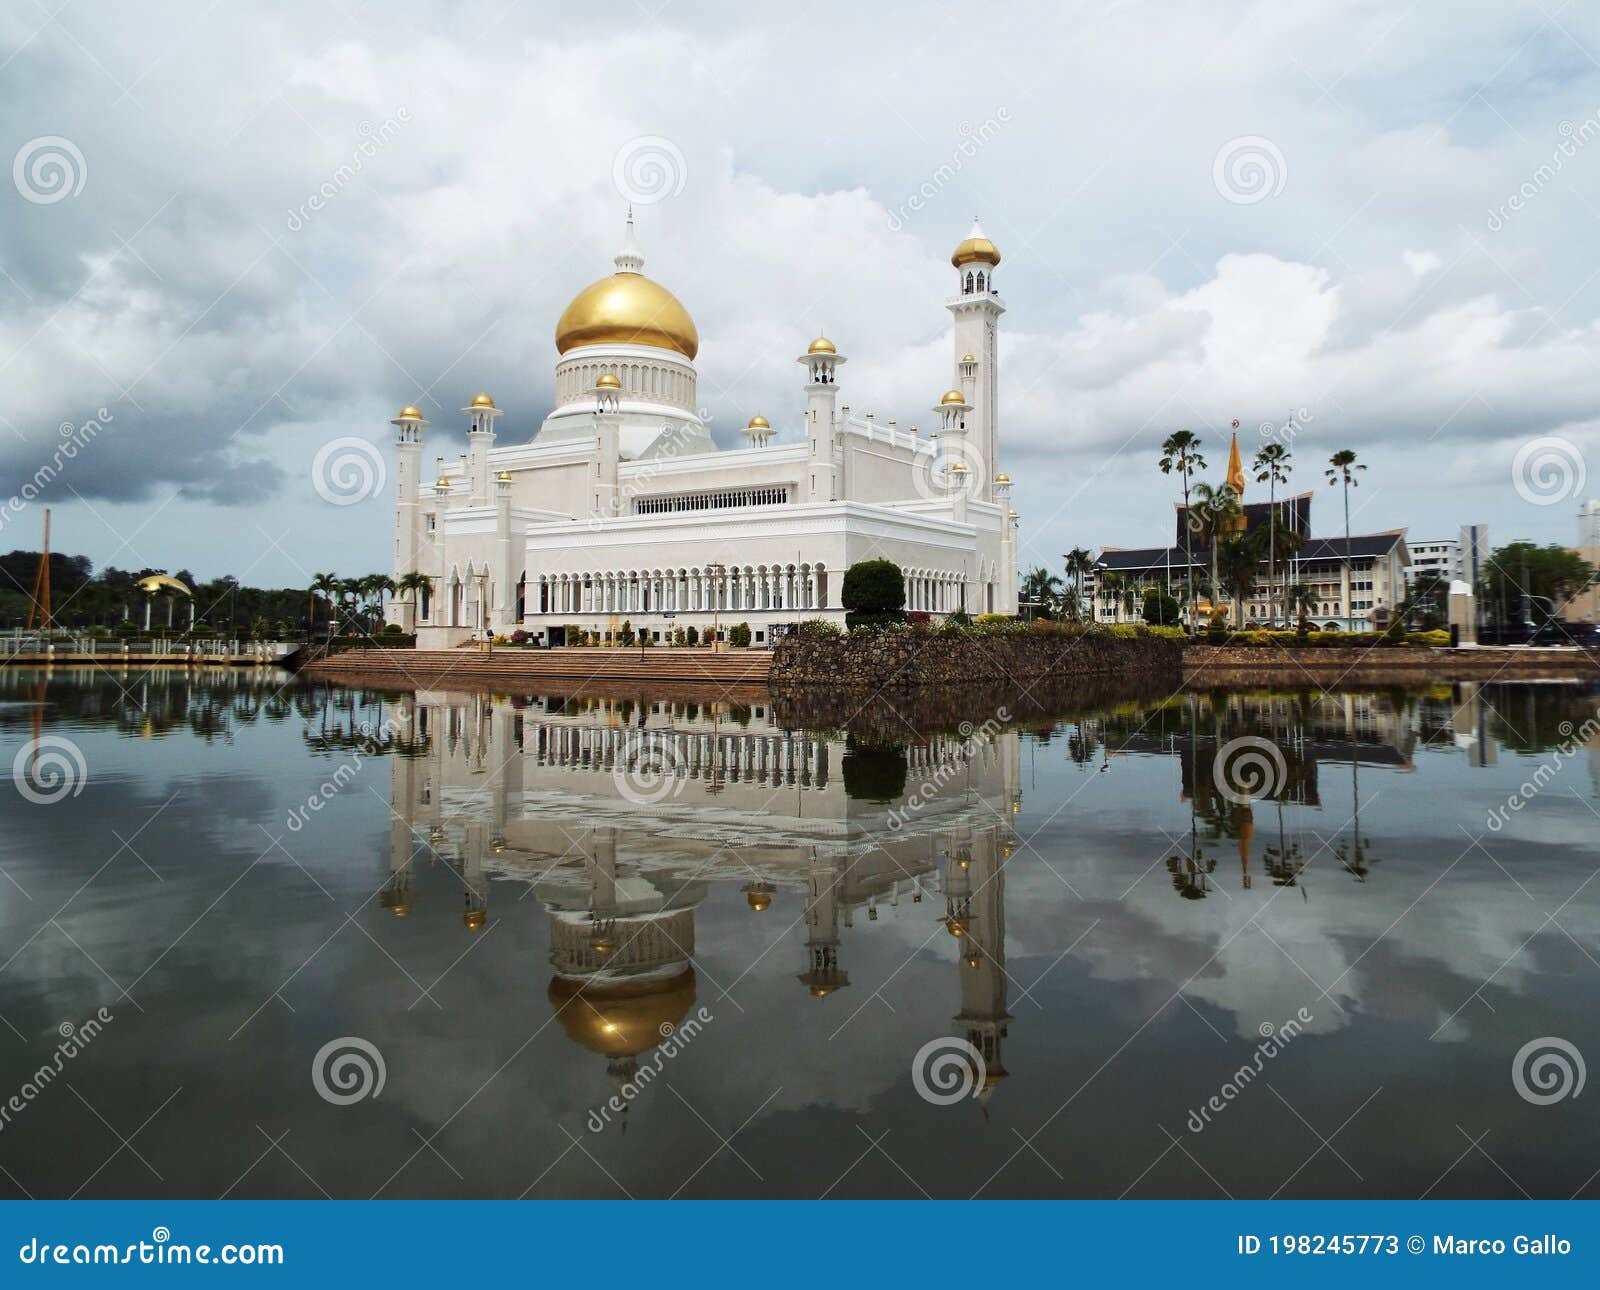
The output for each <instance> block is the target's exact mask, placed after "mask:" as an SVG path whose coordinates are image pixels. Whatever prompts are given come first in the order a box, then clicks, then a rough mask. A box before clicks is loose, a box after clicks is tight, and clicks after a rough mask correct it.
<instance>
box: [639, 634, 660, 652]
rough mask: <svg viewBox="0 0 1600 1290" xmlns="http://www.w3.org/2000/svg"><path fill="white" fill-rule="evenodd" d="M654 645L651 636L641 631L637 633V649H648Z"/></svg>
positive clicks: (653, 639)
mask: <svg viewBox="0 0 1600 1290" xmlns="http://www.w3.org/2000/svg"><path fill="white" fill-rule="evenodd" d="M655 643H656V642H655V638H654V637H653V636H651V635H650V633H649V632H648V631H641V632H640V633H639V648H640V649H649V648H650V647H651V646H652V645H654V644H655Z"/></svg>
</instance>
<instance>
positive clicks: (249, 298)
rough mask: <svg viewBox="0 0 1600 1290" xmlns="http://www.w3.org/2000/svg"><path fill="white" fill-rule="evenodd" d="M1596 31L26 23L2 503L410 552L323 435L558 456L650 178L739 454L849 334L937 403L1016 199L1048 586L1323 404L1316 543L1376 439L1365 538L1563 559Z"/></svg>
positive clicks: (863, 378) (1468, 18)
mask: <svg viewBox="0 0 1600 1290" xmlns="http://www.w3.org/2000/svg"><path fill="white" fill-rule="evenodd" d="M767 9H770V13H766V12H764V11H765V10H767ZM1597 59H1600V11H1597V10H1596V9H1595V8H1594V7H1593V6H1586V5H1583V4H1581V3H1578V2H1577V0H1569V2H1568V3H1566V4H1562V3H1560V2H1559V0H1537V2H1524V0H1495V2H1493V3H1468V2H1465V0H1430V2H1425V3H1420V4H1417V5H1413V6H1405V5H1396V4H1393V3H1389V2H1387V0H1386V2H1384V3H1377V2H1376V0H1370V2H1369V0H1359V2H1357V0H1347V2H1343V3H1340V2H1337V0H1301V2H1300V3H1296V4H1294V5H1285V4H1282V3H1257V4H1246V3H1222V2H1220V0H1195V2H1194V3H1190V4H1186V5H1183V6H1173V5H1164V4H1154V3H1151V4H1145V3H1138V2H1136V0H1127V2H1124V3H1116V2H1114V0H1100V2H1098V3H1089V4H1072V3H1061V0H1053V2H1052V3H1048V4H1042V5H1038V6H1028V5H987V6H978V5H961V6H930V5H896V4H875V5H871V6H863V5H849V6H846V5H833V4H827V3H817V4H811V5H806V6H782V7H781V8H778V7H756V6H750V5H747V4H695V5H690V4H688V3H686V2H685V0H638V2H637V3H632V4H617V5H610V4H605V3H591V4H588V5H584V6H578V7H571V6H567V7H562V8H560V9H553V8H552V9H549V10H544V11H535V10H534V9H533V8H532V7H528V6H519V5H516V4H514V3H511V2H510V0H496V2H495V3H482V4H476V3H452V4H445V3H438V4H428V3H421V2H414V3H394V4H384V5H377V4H360V3H357V2H356V0H317V3H314V4H312V3H308V4H299V3H290V2H285V3H275V4H273V5H270V6H268V5H255V6H240V5H220V4H219V5H211V6H209V7H208V6H203V5H200V4H198V3H191V4H173V5H167V6H162V5H158V4H141V5H139V6H137V7H135V6H130V5H125V4H119V3H111V2H106V3H94V2H93V0H78V2H76V3H63V0H18V2H17V3H14V4H9V5H6V6H4V8H3V10H0V123H3V128H0V154H3V157H0V159H4V158H10V159H12V168H11V173H10V184H9V185H5V184H4V181H3V180H0V494H3V495H4V496H5V497H10V496H12V495H14V494H17V493H18V492H19V490H21V488H22V486H23V483H24V481H26V480H29V479H31V478H32V477H33V476H34V475H35V472H36V471H38V470H39V469H40V467H41V466H42V465H45V464H46V463H53V464H54V468H55V477H54V479H53V481H52V482H51V484H50V485H49V487H48V489H47V490H46V497H47V498H48V499H49V501H50V503H51V505H53V506H54V507H55V520H54V523H55V545H56V547H57V548H58V549H62V550H68V551H76V552H83V553H86V554H88V555H90V556H91V557H92V558H93V559H94V560H95V562H96V564H97V565H104V564H108V563H109V564H117V565H121V566H132V567H138V566H141V565H146V564H148V565H153V566H156V567H167V568H170V569H177V568H180V567H187V568H189V569H192V570H193V571H194V572H195V573H196V574H198V575H200V576H202V577H204V576H215V575H219V574H222V573H229V572H231V573H234V574H236V575H238V576H240V577H241V578H243V579H245V580H246V581H250V582H266V583H276V584H289V585H303V583H304V582H305V581H306V580H307V578H308V576H309V573H310V571H312V570H318V569H332V570H334V571H337V572H340V573H346V574H354V573H358V572H364V571H367V570H370V569H376V568H385V569H386V568H387V567H388V563H389V559H390V555H389V553H390V551H391V550H392V511H391V506H390V501H389V497H390V491H389V490H385V492H384V493H383V494H382V495H381V496H379V497H376V498H373V499H371V500H368V501H364V502H362V503H360V504H357V505H349V506H337V505H330V504H329V503H328V502H326V501H324V500H323V499H322V498H321V497H319V495H318V493H317V491H316V489H315V488H314V487H313V463H314V462H315V461H316V458H317V453H318V450H319V449H321V448H322V447H323V446H324V445H326V444H327V443H329V442H330V441H332V440H334V439H338V438H341V437H347V436H357V437H360V438H364V439H367V440H370V441H371V442H372V443H373V444H374V445H376V446H378V447H379V448H381V450H382V452H383V454H384V456H385V458H390V457H391V449H390V447H389V442H390V439H391V437H392V433H393V432H392V429H391V427H390V426H389V425H388V424H387V422H388V419H389V418H390V417H392V416H393V415H394V413H395V410H396V409H397V408H399V407H400V405H401V404H403V403H405V402H407V401H415V402H417V403H418V404H419V405H421V406H422V408H423V409H424V411H425V413H426V414H427V416H428V418H429V420H430V421H431V422H432V423H433V426H432V428H431V430H430V431H429V432H428V434H429V438H428V441H427V447H426V448H425V452H426V453H427V454H433V453H438V454H443V455H446V456H449V457H454V456H455V454H456V453H458V452H459V451H461V450H462V448H463V446H464V435H463V427H464V421H465V418H464V417H462V416H461V415H460V413H459V412H458V409H459V408H460V407H461V406H462V405H463V404H464V403H465V402H466V401H467V399H468V398H470V397H471V395H472V394H473V393H474V392H476V391H478V390H487V391H488V392H490V393H491V394H493V395H494V396H495V398H496V400H497V402H498V403H499V404H500V406H501V407H503V408H504V409H506V415H505V416H504V417H503V418H502V419H501V421H500V422H499V429H500V432H501V435H502V440H501V441H502V442H505V441H507V440H508V439H509V440H521V439H526V438H527V437H530V436H531V435H532V434H533V432H534V430H535V429H536V428H537V426H538V424H539V421H540V420H541V419H542V417H543V416H544V414H545V412H546V411H547V410H548V408H549V403H550V398H551V393H552V383H553V382H552V369H553V366H554V361H555V357H556V355H555V349H554V343H553V339H552V332H553V327H554V323H555V319H556V317H557V315H558V314H559V313H560V311H561V309H562V307H563V306H564V304H565V303H566V301H567V300H568V299H569V298H570V297H571V296H572V295H573V294H575V293H576V292H577V291H578V290H579V289H580V288H581V287H583V286H584V285H585V284H586V283H588V282H589V281H591V280H593V279H594V278H597V277H599V276H601V275H602V274H604V273H606V272H608V271H609V270H610V257H611V255H612V254H614V253H615V250H616V247H617V244H618V242H619V240H620V234H621V223H622V212H623V203H624V195H623V193H622V192H621V191H619V189H632V190H634V191H635V193H636V195H639V196H641V197H643V198H646V199H647V200H641V201H640V202H639V204H638V205H637V208H636V212H637V219H638V226H639V237H640V241H641V242H642V244H643V246H644V250H645V254H646V257H647V266H646V271H647V272H648V273H650V274H651V275H652V276H654V277H656V278H658V280H660V281H662V282H663V283H665V284H666V285H667V286H668V287H670V288H671V289H672V290H673V291H674V292H675V293H676V294H677V295H678V296H679V298H680V299H682V300H683V302H684V303H685V305H686V306H687V307H688V308H689V310H690V312H691V313H692V314H693V316H694V318H695V320H696V322H697V324H698V326H699V330H700V335H701V350H700V357H699V360H698V367H699V371H700V393H701V400H702V402H703V403H704V404H705V406H706V409H707V412H708V414H709V416H710V418H711V424H712V426H713V429H714V431H715V432H716V434H717V436H718V438H719V440H720V441H721V442H723V443H725V444H726V443H731V442H732V437H733V428H734V427H737V426H740V425H743V424H744V422H745V420H746V419H747V418H748V417H749V416H750V415H751V414H752V413H756V412H760V413H763V414H765V415H766V416H767V417H768V418H769V419H771V421H772V422H773V424H774V425H775V426H776V427H777V428H778V430H779V435H780V438H785V439H787V438H798V435H799V421H800V416H801V410H802V406H803V396H802V391H801V385H800V374H799V372H800V369H799V368H798V367H796V366H795V364H794V361H793V359H794V356H795V355H796V354H797V353H799V352H800V350H801V349H803V348H804V345H805V343H806V342H807V341H808V340H809V339H810V338H811V337H812V336H813V335H815V334H816V333H817V332H818V331H819V330H825V331H826V332H827V334H828V335H829V336H831V337H833V338H834V339H835V340H836V341H837V342H838V344H839V347H840V349H841V350H842V351H844V352H845V353H847V354H848V355H849V357H850V365H849V367H848V368H846V369H845V372H844V377H845V380H844V382H843V386H844V389H843V393H844V396H845V399H846V401H848V402H850V403H851V404H852V405H853V406H854V407H856V408H857V409H866V408H871V409H873V410H874V411H876V413H877V414H878V416H879V417H880V418H887V417H889V416H894V417H896V418H898V420H899V421H900V423H901V424H902V425H904V424H907V423H910V422H919V423H923V424H927V423H928V422H930V421H931V414H930V413H929V412H928V410H927V409H928V408H929V406H930V405H931V404H932V403H933V402H934V400H935V397H936V396H937V395H938V393H939V392H940V391H941V390H943V389H944V388H946V387H947V386H948V385H949V383H950V379H951V371H950V358H951V342H950V336H949V327H948V324H949V318H948V315H947V314H946V312H945V310H944V308H943V303H944V300H945V298H946V296H947V295H948V294H949V293H950V291H951V289H952V285H953V271H952V270H951V269H950V267H949V263H948V256H949V253H950V250H951V248H952V247H953V245H954V244H955V243H956V242H957V241H958V240H959V239H960V238H961V237H963V236H964V235H965V233H966V230H967V227H968V225H969V224H970V222H971V219H972V216H973V214H974V213H975V212H976V213H978V214H980V215H981V217H982V220H983V223H984V226H985V229H986V230H987V232H988V233H989V235H990V236H991V237H992V238H993V239H994V240H995V242H996V243H997V244H998V245H999V246H1000V248H1001V251H1002V252H1003V254H1004V263H1003V265H1002V268H1001V274H1000V286H1001V290H1002V292H1003V293H1004V298H1005V300H1006V302H1007V304H1008V312H1007V314H1006V315H1005V317H1004V319H1003V320H1002V331H1003V339H1002V343H1001V365H1002V373H1001V378H1002V386H1001V432H1002V445H1003V459H1002V461H1001V463H1000V465H1001V467H1002V468H1003V469H1007V470H1009V471H1010V473H1011V474H1012V475H1013V476H1014V477H1016V478H1017V480H1018V481H1019V483H1018V487H1017V495H1016V499H1015V504H1016V507H1017V509H1018V510H1019V511H1020V512H1021V513H1022V515H1023V519H1024V526H1023V539H1024V549H1023V560H1024V562H1025V563H1035V562H1048V563H1050V564H1052V565H1055V564H1059V557H1060V553H1061V552H1062V551H1064V550H1066V549H1067V548H1068V547H1069V546H1071V545H1075V544H1082V545H1085V546H1098V545H1124V546H1126V545H1138V544H1143V543H1149V542H1154V541H1156V540H1158V539H1159V538H1161V537H1162V536H1164V535H1165V534H1166V533H1167V532H1168V531H1170V526H1171V524H1170V500H1171V497H1172V495H1173V485H1172V481H1170V480H1169V479H1166V478H1164V477H1162V476H1161V475H1160V474H1159V473H1158V472H1157V471H1156V469H1155V460H1156V458H1157V456H1158V455H1159V451H1158V450H1159V444H1160V442H1161V439H1162V438H1163V437H1164V436H1165V435H1166V434H1168V433H1170V432H1171V431H1173V430H1175V429H1181V428H1188V429H1193V430H1197V431H1199V432H1201V433H1202V434H1204V435H1205V436H1206V437H1207V438H1208V440H1209V441H1210V443H1211V445H1212V454H1211V456H1212V463H1213V466H1214V467H1216V470H1215V471H1213V472H1212V473H1214V474H1218V475H1220V467H1221V465H1222V462H1223V459H1224V457H1225V454H1226V435H1227V427H1228V425H1229V423H1230V421H1232V420H1234V419H1237V420H1238V421H1239V422H1240V423H1241V432H1240V437H1241V442H1242V443H1243V444H1244V445H1245V448H1246V451H1247V453H1248V452H1249V451H1252V450H1253V449H1254V448H1255V447H1256V446H1258V445H1259V444H1260V443H1261V442H1262V437H1261V428H1262V427H1263V426H1264V425H1269V426H1282V425H1283V424H1284V423H1285V422H1288V421H1290V419H1291V417H1292V418H1293V426H1292V428H1291V430H1292V438H1293V443H1292V451H1293V453H1294V464H1295V466H1296V475H1295V483H1296V484H1297V485H1300V486H1305V487H1310V486H1313V485H1315V486H1318V487H1319V488H1320V489H1321V493H1322V499H1321V502H1320V504H1319V506H1318V508H1317V511H1316V512H1315V513H1314V520H1315V522H1316V527H1317V528H1318V530H1319V531H1320V532H1333V531H1337V530H1338V528H1339V525H1340V524H1341V522H1342V520H1341V517H1340V516H1339V514H1338V509H1339V508H1338V506H1337V504H1336V495H1335V494H1334V493H1333V491H1332V490H1331V489H1329V488H1327V487H1326V485H1325V484H1324V483H1323V481H1322V477H1321V466H1322V465H1323V463H1324V461H1325V459H1326V458H1327V456H1328V455H1329V454H1330V453H1331V452H1333V451H1335V450H1336V449H1340V448H1346V447H1349V448H1353V449H1355V450H1356V451H1357V453H1358V454H1359V455H1360V457H1361V459H1362V460H1364V461H1366V462H1367V463H1368V464H1369V470H1368V473H1367V475H1366V476H1365V477H1364V478H1363V481H1362V485H1361V488H1360V490H1359V491H1358V493H1357V494H1356V497H1355V503H1356V509H1357V514H1356V517H1355V525H1356V527H1357V528H1358V529H1366V530H1371V529H1379V528H1390V527H1399V526H1409V528H1410V531H1411V534H1412V536H1413V537H1427V536H1439V535H1453V534H1454V533H1455V530H1456V528H1457V527H1458V526H1459V525H1460V524H1463V523H1467V522H1473V521H1480V522H1487V523H1488V524H1489V525H1490V526H1491V537H1492V539H1493V540H1494V541H1496V542H1497V543H1498V542H1501V541H1505V540H1509V539H1510V538H1513V537H1528V538H1532V539H1535V540H1539V541H1553V540H1559V541H1562V542H1571V541H1573V540H1574V534H1575V529H1576V522H1575V512H1576V509H1577V501H1578V499H1579V498H1580V497H1582V496H1592V495H1596V494H1600V429H1597V421H1596V417H1597V412H1596V409H1597V406H1600V399H1597V395H1600V328H1597V324H1596V319H1597V317H1600V262H1597V261H1596V259H1595V256H1594V251H1593V248H1594V246H1595V245H1596V241H1597V238H1596V234H1597V231H1600V230H1597V220H1600V61H1597ZM619 158H621V161H620V162H619ZM630 159H631V161H632V162H633V163H634V164H632V165H629V164H624V163H627V162H628V161H629V160H630ZM652 159H654V160H657V161H662V162H663V164H664V165H665V166H666V167H667V171H668V175H667V179H666V181H665V182H664V183H663V182H662V181H661V179H660V176H659V172H652V171H651V169H650V167H649V165H648V164H646V163H648V162H650V161H651V160H652ZM341 168H343V171H342V173H341ZM319 192H320V193H322V194H326V196H325V197H321V196H319V197H318V198H317V201H316V203H315V204H312V202H311V199H312V198H313V195H315V194H318V193H319ZM913 197H915V198H916V200H915V202H913V201H912V199H913ZM648 199H654V200H648ZM102 408H103V409H105V411H106V413H107V414H108V415H107V417H105V418H101V417H100V413H99V410H100V409H102ZM89 419H97V420H101V421H102V424H103V427H104V428H103V429H97V428H94V427H90V428H89V429H88V431H87V433H86V432H85V431H84V429H83V427H84V423H85V422H86V421H87V420H89ZM68 440H74V441H81V442H83V443H85V445H86V446H85V447H84V448H83V450H82V451H78V452H76V455H74V456H73V457H71V458H70V459H65V460H64V459H62V458H61V457H60V455H59V449H60V445H61V444H62V443H63V442H65V441H68ZM1550 440H1553V441H1554V442H1549V441H1550ZM1540 441H1545V442H1540ZM1529 444H1533V447H1532V448H1529V447H1528V445H1529ZM1519 450H1520V452H1521V456H1520V457H1519ZM1583 474H1586V475H1587V476H1588V477H1589V478H1588V481H1587V483H1581V482H1580V475H1583ZM1519 484H1520V485H1521V486H1520V487H1518V485H1519ZM0 501H3V498H0ZM38 511H39V507H38V504H37V503H36V504H34V505H32V506H28V507H25V508H22V509H21V510H20V513H18V511H17V509H16V508H5V509H4V511H3V515H0V519H3V525H0V527H3V528H4V529H7V530H10V531H9V532H0V549H10V548H12V547H17V546H20V547H33V546H36V544H37V536H38V523H39V514H38Z"/></svg>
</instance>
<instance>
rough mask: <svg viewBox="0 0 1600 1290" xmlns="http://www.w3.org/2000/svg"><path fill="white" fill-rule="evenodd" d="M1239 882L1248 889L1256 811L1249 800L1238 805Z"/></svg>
mask: <svg viewBox="0 0 1600 1290" xmlns="http://www.w3.org/2000/svg"><path fill="white" fill-rule="evenodd" d="M1239 817H1240V818H1239V821H1238V823H1239V883H1240V885H1241V886H1242V887H1243V888H1244V889H1245V890H1246V891H1249V890H1250V839H1251V838H1253V837H1254V836H1255V832H1256V813H1255V810H1254V809H1253V808H1252V807H1251V805H1250V803H1249V802H1245V803H1243V804H1242V805H1241V806H1240V807H1239Z"/></svg>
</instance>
